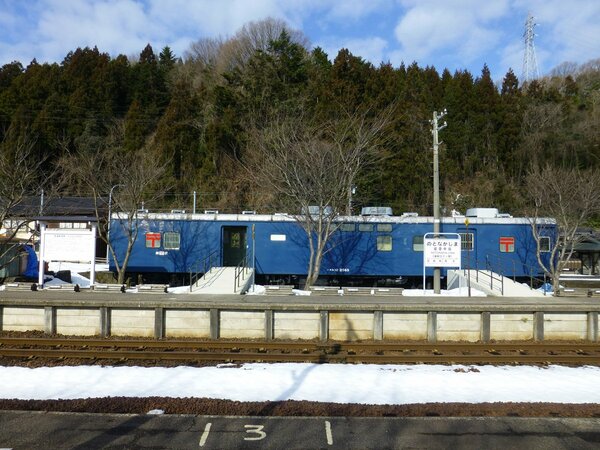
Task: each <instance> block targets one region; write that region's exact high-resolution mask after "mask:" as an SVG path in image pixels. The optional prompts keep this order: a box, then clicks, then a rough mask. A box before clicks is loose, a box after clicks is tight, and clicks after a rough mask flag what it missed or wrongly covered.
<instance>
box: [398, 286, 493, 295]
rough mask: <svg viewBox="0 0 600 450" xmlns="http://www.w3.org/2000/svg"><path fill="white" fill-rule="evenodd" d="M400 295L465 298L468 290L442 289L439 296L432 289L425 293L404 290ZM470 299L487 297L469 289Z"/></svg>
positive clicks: (418, 290) (461, 288) (419, 290)
mask: <svg viewBox="0 0 600 450" xmlns="http://www.w3.org/2000/svg"><path fill="white" fill-rule="evenodd" d="M402 295H404V296H407V297H444V296H445V297H467V296H468V295H469V288H467V287H460V288H456V289H449V290H443V289H442V290H440V293H439V294H434V293H433V289H426V290H425V292H423V289H404V290H403V291H402ZM471 297H487V295H486V294H485V292H481V291H480V290H477V289H475V288H471Z"/></svg>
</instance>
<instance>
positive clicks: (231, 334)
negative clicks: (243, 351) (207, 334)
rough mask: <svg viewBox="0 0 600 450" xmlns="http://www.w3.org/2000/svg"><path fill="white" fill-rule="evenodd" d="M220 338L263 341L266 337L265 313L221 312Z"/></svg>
mask: <svg viewBox="0 0 600 450" xmlns="http://www.w3.org/2000/svg"><path fill="white" fill-rule="evenodd" d="M219 337H222V338H226V339H235V338H238V339H239V338H247V339H263V338H264V337H265V313H264V311H259V312H254V311H221V320H220V330H219Z"/></svg>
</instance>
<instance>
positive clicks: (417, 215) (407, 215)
mask: <svg viewBox="0 0 600 450" xmlns="http://www.w3.org/2000/svg"><path fill="white" fill-rule="evenodd" d="M400 217H419V213H416V212H403V213H402V215H401V216H400Z"/></svg>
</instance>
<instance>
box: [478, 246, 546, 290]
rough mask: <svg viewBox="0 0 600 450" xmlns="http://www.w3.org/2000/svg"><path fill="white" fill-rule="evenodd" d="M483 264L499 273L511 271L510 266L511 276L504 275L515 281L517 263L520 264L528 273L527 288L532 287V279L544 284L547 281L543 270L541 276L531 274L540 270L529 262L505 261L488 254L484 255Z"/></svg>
mask: <svg viewBox="0 0 600 450" xmlns="http://www.w3.org/2000/svg"><path fill="white" fill-rule="evenodd" d="M491 259H493V260H494V261H492V263H490V260H491ZM485 265H486V267H487V268H488V269H489V270H493V271H495V272H499V273H500V274H506V273H511V268H512V276H510V275H504V276H506V277H507V278H512V280H513V281H516V279H517V265H520V266H522V267H523V268H524V269H525V270H526V271H527V272H528V273H529V275H528V276H527V278H529V288H530V289H534V287H533V286H534V281H536V282H537V283H538V284H546V283H547V281H548V276H547V274H546V273H545V272H544V275H543V278H540V277H537V276H534V275H533V274H534V272H537V271H539V270H540V268H539V266H532V265H531V264H525V263H517V262H516V261H514V260H511V261H505V260H502V259H501V258H500V257H498V255H494V256H493V258H491V257H490V255H486V257H485ZM544 294H545V291H544Z"/></svg>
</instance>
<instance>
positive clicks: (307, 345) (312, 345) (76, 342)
mask: <svg viewBox="0 0 600 450" xmlns="http://www.w3.org/2000/svg"><path fill="white" fill-rule="evenodd" d="M16 345H21V346H47V347H57V346H61V347H63V346H64V347H100V348H159V349H174V348H194V349H199V348H202V349H240V350H241V349H269V350H273V349H285V350H289V349H301V350H323V351H338V352H339V351H384V352H389V351H440V352H443V351H516V352H523V351H579V352H581V351H585V352H594V351H597V352H600V343H561V342H550V343H546V342H538V343H533V342H525V343H523V342H516V343H509V342H501V343H480V342H468V343H454V342H438V343H424V342H326V343H323V342H310V341H302V342H299V341H247V340H246V341H239V340H233V341H217V340H210V341H209V340H151V339H97V338H74V339H72V338H23V337H0V346H16Z"/></svg>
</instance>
